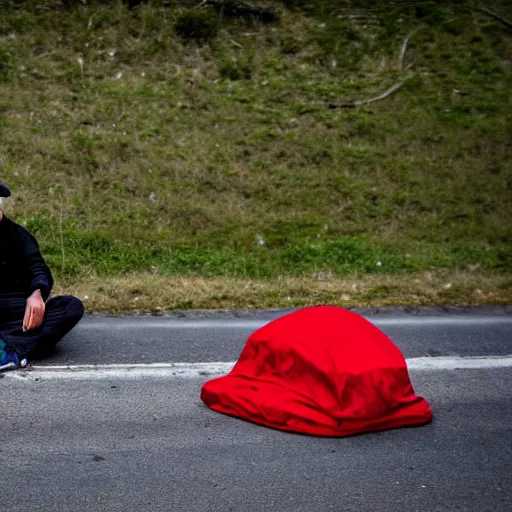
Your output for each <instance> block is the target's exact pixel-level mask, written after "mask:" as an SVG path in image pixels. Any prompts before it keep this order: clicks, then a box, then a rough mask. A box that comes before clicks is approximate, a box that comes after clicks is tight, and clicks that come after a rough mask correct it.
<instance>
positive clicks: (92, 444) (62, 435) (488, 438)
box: [0, 314, 512, 512]
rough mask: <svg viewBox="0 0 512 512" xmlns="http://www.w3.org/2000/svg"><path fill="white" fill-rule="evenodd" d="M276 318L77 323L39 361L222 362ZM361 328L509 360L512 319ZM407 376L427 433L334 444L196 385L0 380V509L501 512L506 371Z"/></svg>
mask: <svg viewBox="0 0 512 512" xmlns="http://www.w3.org/2000/svg"><path fill="white" fill-rule="evenodd" d="M273 316H275V314H272V315H264V316H261V317H258V316H257V315H251V317H249V318H234V319H229V318H226V317H223V318H215V317H211V318H210V317H209V318H206V319H187V318H185V319H177V318H141V319H133V318H126V319H113V318H88V319H85V320H84V322H83V323H82V324H81V325H80V326H79V328H77V329H76V331H75V332H74V333H72V334H71V335H69V336H68V337H67V339H65V340H64V341H63V342H62V344H61V346H60V347H59V350H58V351H57V352H56V353H55V354H54V355H53V356H51V357H50V358H49V359H48V360H46V361H44V362H41V364H43V365H61V364H72V365H74V364H100V365H101V364H107V363H134V362H136V363H145V362H172V361H174V362H208V361H232V360H234V359H236V357H237V355H238V353H239V351H240V349H241V348H242V346H243V343H244V340H245V337H246V336H247V334H249V333H250V332H252V330H254V329H255V328H256V327H257V326H258V325H262V324H263V323H265V322H266V321H268V320H269V319H270V318H271V317H273ZM372 320H374V321H375V323H376V324H377V325H379V327H381V328H382V329H383V330H384V331H385V332H387V333H388V334H390V335H391V336H392V337H393V339H394V340H395V341H396V342H397V344H398V345H399V346H400V348H401V349H402V350H403V352H404V354H405V355H406V357H408V358H414V357H420V356H425V355H430V356H433V357H434V358H435V357H436V356H451V355H461V356H476V355H478V356H504V355H510V354H512V316H507V315H502V316H492V317H481V316H478V315H471V316H468V317H464V316H457V317H452V316H446V315H445V316H439V317H435V318H434V317H422V318H416V317H409V316H405V317H400V316H392V317H391V316H390V317H387V316H385V315H384V316H383V315H380V316H378V317H375V318H373V319H372ZM411 377H412V380H413V384H414V386H415V389H416V391H417V392H418V393H419V394H422V395H423V396H425V397H426V398H427V399H428V400H429V402H430V405H431V407H432V409H433V410H434V415H435V419H434V422H433V423H432V424H430V425H427V426H424V427H420V428H410V429H400V430H393V431H387V432H381V433H375V434H367V435H363V436H358V437H352V438H345V439H321V438H314V437H306V436H297V435H292V434H285V433H282V432H278V431H273V430H270V429H266V428H264V427H260V426H256V425H252V424H249V423H245V422H242V421H239V420H236V419H233V418H229V417H226V416H223V415H220V414H217V413H214V412H212V411H210V410H209V409H207V408H206V407H205V406H204V405H203V404H202V403H201V402H200V400H199V390H200V387H201V384H202V382H203V381H204V379H205V378H206V377H204V378H202V379H200V378H187V379H186V378H149V379H125V378H123V377H122V376H117V377H115V376H114V377H108V378H98V379H91V380H73V379H69V380H67V379H65V378H64V379H55V380H53V379H51V378H49V379H43V380H35V379H23V378H4V379H0V386H2V387H3V393H2V398H3V407H2V415H1V419H0V425H1V429H0V430H1V432H2V437H1V443H0V463H1V470H0V489H1V493H0V510H1V511H6V512H7V511H13V512H14V511H20V512H21V511H23V512H25V511H48V512H52V511H59V512H61V511H74V512H77V511H108V512H110V511H151V512H153V511H154V512H159V511H166V512H181V511H186V512H189V511H190V512H196V511H198V512H199V511H201V512H203V511H211V512H217V511H218V512H224V511H234V512H238V511H240V512H246V511H247V512H251V511H255V512H256V511H258V512H259V511H278V512H280V511H286V512H299V511H304V512H310V511H311V512H314V511H315V512H316V511H320V512H322V511H330V510H334V511H338V512H346V511H379V512H383V511H388V510H389V511H404V512H413V511H421V512H423V511H424V512H432V511H443V512H444V511H452V510H453V511H479V512H480V511H492V512H501V511H503V512H505V511H506V512H510V511H511V510H512V368H489V369H471V370H464V371H461V370H448V371H447V370H435V369H434V370H432V371H412V372H411Z"/></svg>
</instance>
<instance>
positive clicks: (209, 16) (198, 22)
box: [175, 9, 220, 42]
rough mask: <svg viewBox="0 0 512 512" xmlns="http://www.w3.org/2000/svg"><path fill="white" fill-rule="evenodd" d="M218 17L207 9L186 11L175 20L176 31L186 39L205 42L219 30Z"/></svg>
mask: <svg viewBox="0 0 512 512" xmlns="http://www.w3.org/2000/svg"><path fill="white" fill-rule="evenodd" d="M219 27H220V19H219V16H218V15H217V14H215V13H214V12H212V11H211V10H209V9H198V10H192V11H187V12H185V13H184V14H182V15H181V16H180V17H179V18H178V20H177V21H176V25H175V30H176V33H177V34H178V35H179V36H180V37H182V38H183V39H186V40H195V41H199V42H206V41H210V40H212V39H213V38H214V37H215V36H216V35H217V32H218V31H219Z"/></svg>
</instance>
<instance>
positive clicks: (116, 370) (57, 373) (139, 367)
mask: <svg viewBox="0 0 512 512" xmlns="http://www.w3.org/2000/svg"><path fill="white" fill-rule="evenodd" d="M234 364H235V363H234V362H213V363H152V364H105V365H89V364H84V365H70V366H32V367H31V368H27V369H25V370H18V371H14V372H6V373H4V374H3V377H4V378H7V379H16V380H26V381H35V380H36V379H37V380H41V381H42V380H55V379H69V380H107V379H121V380H123V379H143V378H152V379H176V378H180V379H194V378H212V377H215V376H220V375H225V374H227V373H229V372H230V371H231V369H232V368H233V365H234ZM407 366H408V368H409V370H410V371H411V372H421V371H447V370H485V369H491V368H512V355H509V356H496V357H495V356H488V357H414V358H411V359H408V360H407Z"/></svg>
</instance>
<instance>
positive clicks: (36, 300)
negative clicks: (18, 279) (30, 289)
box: [23, 290, 45, 331]
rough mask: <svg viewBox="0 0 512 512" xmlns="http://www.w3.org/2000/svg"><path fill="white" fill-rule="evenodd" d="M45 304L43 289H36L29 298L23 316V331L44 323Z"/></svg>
mask: <svg viewBox="0 0 512 512" xmlns="http://www.w3.org/2000/svg"><path fill="white" fill-rule="evenodd" d="M44 311H45V304H44V300H43V297H41V290H35V291H34V293H32V295H31V296H30V297H29V298H28V299H27V305H26V307H25V317H24V318H23V331H29V330H30V329H35V328H36V327H39V326H40V325H41V324H42V323H43V319H44Z"/></svg>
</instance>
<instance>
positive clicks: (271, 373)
mask: <svg viewBox="0 0 512 512" xmlns="http://www.w3.org/2000/svg"><path fill="white" fill-rule="evenodd" d="M201 399H202V400H203V402H204V403H205V404H206V405H207V406H208V407H210V408H211V409H213V410H214V411H218V412H221V413H224V414H228V415H230V416H235V417H237V418H240V419H243V420H247V421H251V422H254V423H258V424H260V425H265V426H267V427H271V428H276V429H279V430H284V431H288V432H296V433H300V434H310V435H316V436H335V437H343V436H349V435H354V434H362V433H365V432H372V431H377V430H385V429H391V428H398V427H410V426H416V425H422V424H425V423H428V422H429V421H431V419H432V411H431V409H430V407H429V405H428V403H427V401H426V400H425V399H424V398H422V397H420V396H418V395H416V394H415V393H414V389H413V386H412V384H411V381H410V378H409V373H408V370H407V364H406V361H405V359H404V357H403V355H402V353H401V352H400V350H399V349H398V348H397V347H396V346H395V345H394V344H393V342H392V341H391V340H390V339H389V338H388V337H387V336H386V335H385V334H384V333H383V332H382V331H380V330H379V329H377V327H375V326H374V325H373V324H371V323H370V322H369V321H367V320H366V319H364V318H363V317H362V316H360V315H358V314H356V313H353V312H350V311H347V310H345V309H342V308H339V307H334V306H319V307H310V308H304V309H300V310H298V311H295V312H293V313H290V314H288V315H285V316H283V317H281V318H278V319H277V320H273V321H272V322H270V323H268V324H267V325H265V326H263V327H262V328H260V329H258V330H257V331H255V332H254V333H253V334H251V335H250V336H249V338H248V339H247V342H246V344H245V347H244V349H243V351H242V354H241V355H240V359H239V360H238V362H237V363H236V365H235V366H234V368H233V370H232V371H231V372H230V373H229V374H228V375H226V376H224V377H219V378H216V379H213V380H210V381H208V382H206V383H205V384H204V385H203V387H202V389H201Z"/></svg>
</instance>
